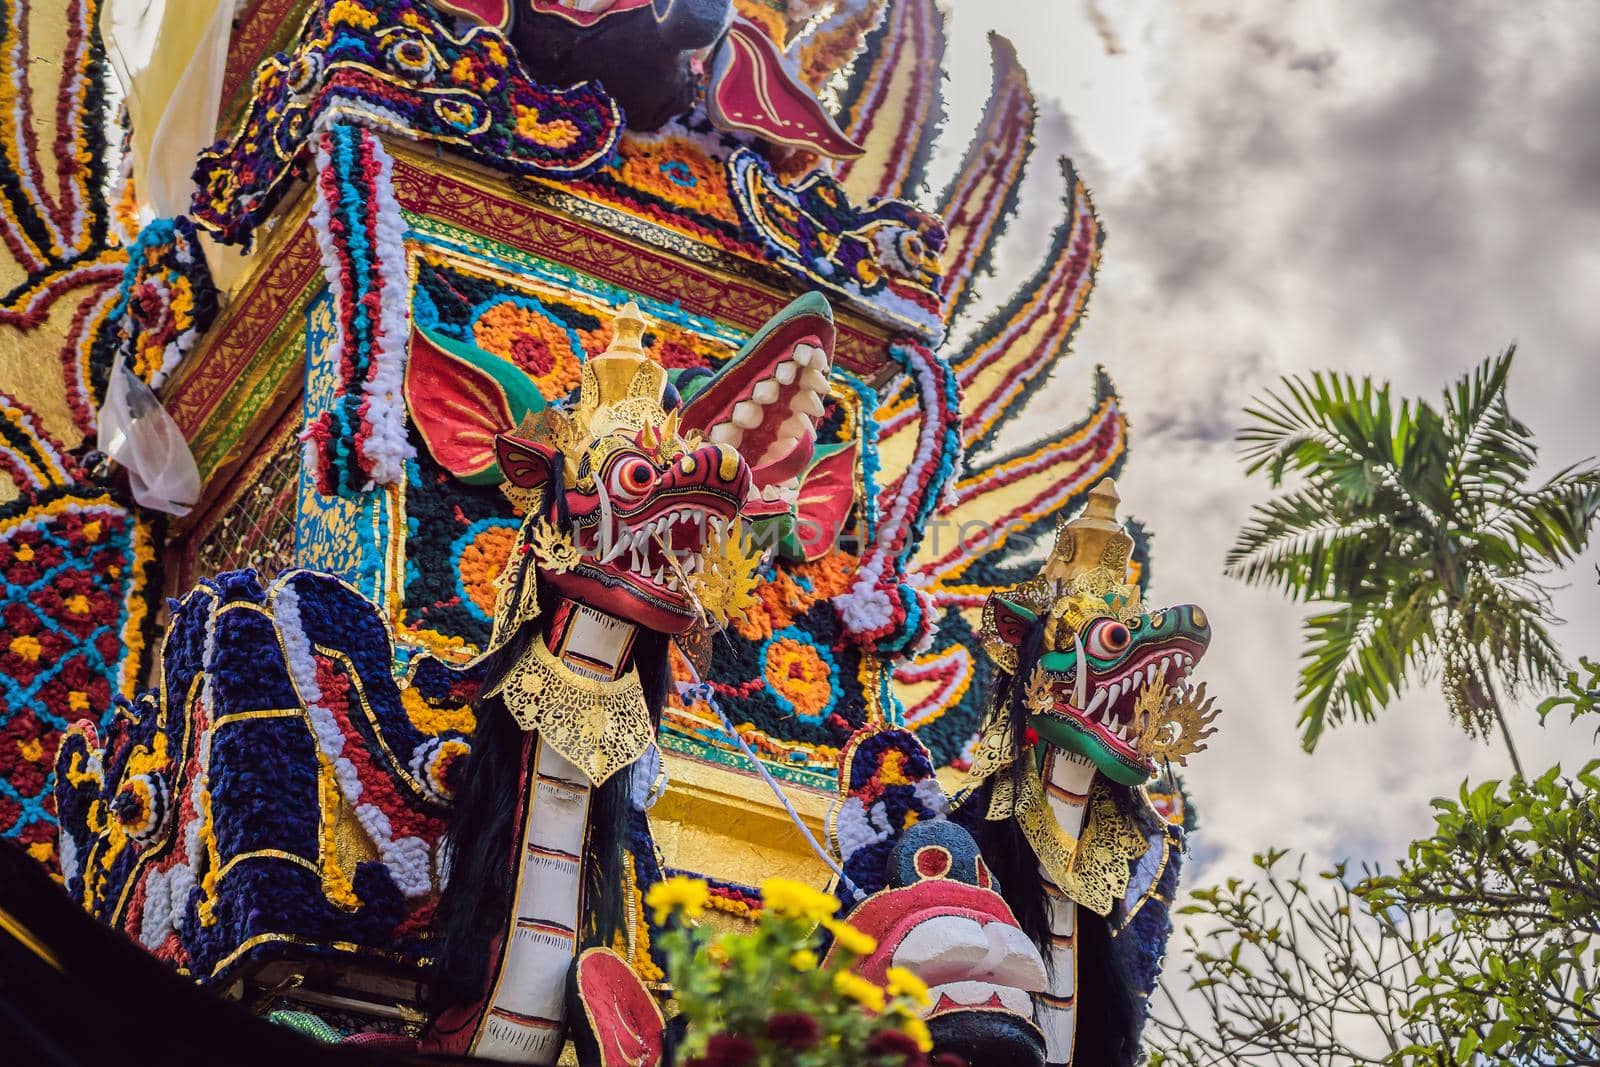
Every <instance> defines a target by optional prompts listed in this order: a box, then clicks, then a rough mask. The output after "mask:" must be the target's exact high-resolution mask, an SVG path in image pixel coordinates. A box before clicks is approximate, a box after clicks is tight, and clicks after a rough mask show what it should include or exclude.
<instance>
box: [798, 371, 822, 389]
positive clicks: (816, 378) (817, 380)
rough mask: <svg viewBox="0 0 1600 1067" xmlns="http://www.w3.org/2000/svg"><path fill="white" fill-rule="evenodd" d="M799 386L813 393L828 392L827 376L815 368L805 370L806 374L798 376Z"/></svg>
mask: <svg viewBox="0 0 1600 1067" xmlns="http://www.w3.org/2000/svg"><path fill="white" fill-rule="evenodd" d="M800 384H801V385H803V386H804V387H805V388H807V389H809V390H811V391H812V392H813V393H827V392H828V376H827V375H826V374H824V373H823V372H822V371H819V370H818V369H817V368H815V367H807V368H806V372H805V373H804V374H802V375H800Z"/></svg>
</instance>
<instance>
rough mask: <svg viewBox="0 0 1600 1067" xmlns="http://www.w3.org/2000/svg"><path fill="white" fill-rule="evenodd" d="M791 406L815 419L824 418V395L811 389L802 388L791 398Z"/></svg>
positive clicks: (794, 409)
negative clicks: (819, 394) (821, 395)
mask: <svg viewBox="0 0 1600 1067" xmlns="http://www.w3.org/2000/svg"><path fill="white" fill-rule="evenodd" d="M789 407H790V409H791V410H793V411H797V412H799V413H801V414H803V415H810V416H811V417H812V418H814V419H820V418H822V397H820V396H818V395H817V394H816V393H813V392H811V391H810V390H809V389H802V390H800V391H799V392H798V393H796V394H794V396H793V397H792V398H791V399H790V400H789Z"/></svg>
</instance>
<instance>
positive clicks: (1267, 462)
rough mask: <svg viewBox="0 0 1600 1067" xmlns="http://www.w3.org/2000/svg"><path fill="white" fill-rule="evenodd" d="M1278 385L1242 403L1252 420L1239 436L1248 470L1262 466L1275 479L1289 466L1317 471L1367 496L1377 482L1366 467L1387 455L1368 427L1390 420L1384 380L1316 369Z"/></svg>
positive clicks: (1357, 494) (1278, 480)
mask: <svg viewBox="0 0 1600 1067" xmlns="http://www.w3.org/2000/svg"><path fill="white" fill-rule="evenodd" d="M1282 388H1283V395H1280V394H1279V393H1277V392H1274V391H1271V390H1268V392H1267V393H1266V395H1265V396H1264V397H1263V398H1262V399H1259V400H1257V401H1256V402H1255V403H1253V404H1252V405H1250V406H1249V407H1247V408H1246V409H1245V414H1246V415H1248V416H1249V417H1250V418H1252V419H1253V420H1254V422H1253V424H1251V425H1247V426H1245V427H1244V428H1243V429H1242V430H1240V431H1239V434H1238V436H1237V440H1238V442H1239V444H1240V446H1241V448H1240V451H1241V456H1242V458H1243V459H1244V462H1245V470H1246V472H1247V473H1250V474H1254V473H1255V472H1257V471H1260V470H1266V471H1267V474H1268V478H1269V479H1270V480H1271V482H1272V484H1273V485H1281V484H1282V483H1283V478H1284V475H1285V474H1286V473H1287V472H1288V471H1298V472H1315V473H1316V474H1317V476H1318V477H1320V478H1323V479H1332V480H1333V481H1336V482H1338V483H1339V484H1340V485H1341V487H1342V488H1343V489H1344V490H1345V491H1346V492H1348V493H1350V494H1351V495H1353V496H1355V497H1356V498H1357V499H1362V500H1364V499H1366V498H1367V496H1368V494H1369V493H1370V490H1371V488H1372V486H1373V485H1374V482H1375V479H1374V478H1373V475H1372V472H1371V470H1370V468H1372V467H1374V466H1379V465H1382V464H1384V463H1386V462H1388V460H1389V454H1388V452H1387V451H1386V450H1385V449H1381V448H1375V447H1374V446H1373V443H1372V441H1371V439H1370V436H1369V435H1368V433H1367V430H1366V427H1368V426H1370V425H1374V424H1377V423H1379V422H1381V423H1383V424H1385V425H1387V424H1388V422H1389V421H1390V418H1391V414H1390V401H1389V389H1388V386H1384V387H1383V388H1381V389H1374V388H1373V385H1372V381H1371V379H1363V380H1362V381H1360V382H1357V381H1356V380H1355V379H1354V378H1351V377H1350V376H1348V375H1338V374H1324V373H1322V372H1320V371H1319V372H1317V373H1315V374H1313V375H1312V376H1311V380H1310V382H1305V381H1302V380H1300V379H1297V378H1284V379H1283V380H1282Z"/></svg>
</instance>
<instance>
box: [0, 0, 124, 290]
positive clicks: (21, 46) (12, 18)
mask: <svg viewBox="0 0 1600 1067" xmlns="http://www.w3.org/2000/svg"><path fill="white" fill-rule="evenodd" d="M99 6H100V5H99V4H98V3H97V2H95V0H68V3H67V5H66V14H65V18H64V20H63V21H64V23H65V28H66V41H65V47H66V51H65V54H64V55H63V56H62V57H61V59H60V63H59V69H60V70H61V72H62V75H61V81H60V87H59V90H58V95H57V97H56V101H55V105H56V106H55V115H54V119H55V133H56V138H55V143H54V145H52V148H53V149H54V153H53V154H54V156H55V168H54V169H55V176H56V182H55V186H56V187H55V188H54V189H51V188H48V186H47V184H46V183H47V177H46V171H45V169H44V168H43V167H42V166H41V165H40V159H39V157H40V152H39V144H38V136H37V134H36V132H35V131H36V128H37V127H38V126H40V125H41V124H42V123H41V122H40V119H39V117H38V116H35V115H34V113H33V107H32V105H33V97H34V94H33V88H32V85H31V79H30V76H29V71H30V67H31V65H32V62H33V49H32V48H31V47H30V40H29V37H30V29H31V26H30V23H31V20H32V14H33V9H34V8H36V7H37V5H33V4H26V3H13V4H9V5H7V9H6V12H5V26H4V41H3V42H0V148H3V149H4V150H3V151H0V197H3V205H4V208H5V210H3V211H0V240H3V241H4V243H5V246H6V248H7V250H8V251H9V252H10V253H11V255H12V257H13V258H14V259H15V260H16V261H17V263H18V264H20V265H21V266H22V268H23V269H24V270H25V271H27V272H28V274H29V280H28V282H27V283H25V284H24V286H23V287H21V288H31V286H32V285H33V283H35V282H37V281H39V280H41V279H42V278H44V277H46V276H49V275H52V274H55V273H57V272H59V271H61V270H62V269H63V268H65V267H67V266H68V265H69V264H71V263H73V262H76V261H79V260H82V259H85V258H93V257H95V256H96V255H97V254H98V253H99V252H100V251H102V250H103V249H104V248H105V247H106V244H107V229H106V211H105V203H104V197H103V195H102V192H103V189H104V187H105V184H106V178H107V162H108V160H109V159H110V158H111V153H109V152H107V151H106V147H107V146H106V138H105V133H106V130H105V124H104V113H103V109H104V107H105V102H106V97H107V85H106V82H107V74H108V69H107V67H106V63H105V51H104V48H103V47H102V45H101V43H100V32H99V25H98V17H99ZM5 303H6V304H7V305H12V306H14V305H13V302H12V301H11V300H7V301H5Z"/></svg>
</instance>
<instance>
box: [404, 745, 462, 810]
mask: <svg viewBox="0 0 1600 1067" xmlns="http://www.w3.org/2000/svg"><path fill="white" fill-rule="evenodd" d="M471 754H472V745H471V743H470V742H468V741H467V739H466V738H465V737H460V736H453V737H430V738H428V740H426V741H424V742H423V743H422V744H421V745H419V746H418V747H417V750H416V752H415V753H414V754H413V755H412V757H411V763H410V766H411V773H412V774H414V775H416V777H417V780H418V781H419V782H421V783H422V785H423V786H424V788H425V789H426V791H427V793H428V795H429V796H431V797H432V798H433V799H434V800H436V801H437V802H438V803H440V804H448V803H450V801H451V800H452V799H454V797H455V784H454V778H453V777H452V775H458V774H460V772H461V769H462V768H464V767H465V766H466V765H467V757H468V756H469V755H471Z"/></svg>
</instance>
